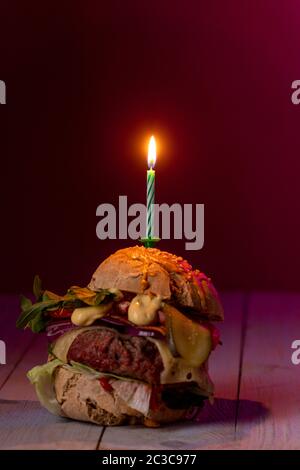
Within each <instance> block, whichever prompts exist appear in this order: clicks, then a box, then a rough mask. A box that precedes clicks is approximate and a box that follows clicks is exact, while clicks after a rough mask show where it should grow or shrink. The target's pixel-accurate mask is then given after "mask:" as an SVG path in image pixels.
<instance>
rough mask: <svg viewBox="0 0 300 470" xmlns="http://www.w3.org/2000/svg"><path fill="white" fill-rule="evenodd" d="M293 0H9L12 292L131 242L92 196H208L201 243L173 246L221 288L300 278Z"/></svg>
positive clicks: (82, 271)
mask: <svg viewBox="0 0 300 470" xmlns="http://www.w3.org/2000/svg"><path fill="white" fill-rule="evenodd" d="M299 31H300V5H299V2H298V1H297V0H294V1H293V0H290V1H289V2H285V1H275V0H269V1H267V0H265V1H261V0H248V1H241V0H236V1H234V0H231V1H226V2H224V1H222V0H219V1H216V0H214V1H210V2H207V1H195V2H192V1H174V0H164V1H159V2H156V1H151V2H145V1H144V2H143V1H142V2H141V1H126V2H124V1H109V2H99V1H85V2H82V1H81V2H76V1H72V2H49V1H43V2H40V1H37V0H36V1H32V0H29V1H27V2H15V1H11V0H10V1H7V0H2V2H1V29H0V79H2V80H5V81H6V84H7V105H6V106H1V107H0V133H1V176H0V177H1V185H0V186H1V193H2V194H1V203H2V209H1V220H2V224H1V252H2V261H1V280H0V287H1V290H2V291H16V292H20V291H25V292H26V291H27V290H28V289H30V288H31V282H32V278H33V275H34V274H35V273H39V274H40V276H41V277H42V279H43V280H44V283H45V284H46V285H47V287H48V288H50V289H53V290H54V289H59V290H63V289H65V288H66V287H68V286H69V285H70V284H74V283H79V284H84V283H86V282H87V281H88V280H89V277H90V274H91V272H92V271H93V270H94V268H96V266H97V264H98V263H99V262H100V260H102V259H103V258H104V257H106V256H107V255H108V254H109V253H110V252H111V251H113V250H116V249H117V248H120V247H122V246H125V245H126V242H124V241H109V240H107V241H100V240H98V239H97V238H96V233H95V228H96V222H97V218H96V207H97V206H98V205H99V204H100V203H102V202H112V203H116V202H117V200H118V195H119V194H120V195H121V194H127V195H128V197H129V202H130V203H133V202H144V196H145V172H146V155H145V140H146V139H147V137H148V136H149V135H150V134H151V133H154V134H155V135H156V136H157V137H158V138H159V141H160V150H159V155H158V162H157V198H158V202H168V203H172V202H182V203H204V204H205V246H204V248H203V249H202V250H201V251H198V252H192V251H190V252H185V251H184V242H183V241H173V242H170V243H168V242H162V243H161V248H164V249H169V250H173V251H175V252H177V253H178V254H181V255H183V256H185V257H187V258H188V259H190V260H191V261H192V262H193V263H194V264H195V265H197V266H199V267H200V268H201V269H203V270H204V271H206V272H207V273H208V274H210V275H212V277H213V279H214V281H215V283H216V285H217V286H218V287H220V288H223V289H226V288H231V289H236V288H245V289H298V288H299V279H298V278H299V268H300V253H299V249H298V246H299V243H300V227H299V222H298V215H299V209H300V200H299V199H300V198H299V173H300V139H299V124H300V106H299V107H297V106H294V105H293V104H292V103H291V99H290V96H291V83H292V81H293V80H296V79H300V56H299V34H300V33H299Z"/></svg>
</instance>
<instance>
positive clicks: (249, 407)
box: [0, 293, 300, 450]
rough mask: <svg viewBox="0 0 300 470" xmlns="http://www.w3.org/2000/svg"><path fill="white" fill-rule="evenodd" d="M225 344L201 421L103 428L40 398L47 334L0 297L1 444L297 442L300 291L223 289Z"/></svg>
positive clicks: (261, 445)
mask: <svg viewBox="0 0 300 470" xmlns="http://www.w3.org/2000/svg"><path fill="white" fill-rule="evenodd" d="M222 299H223V303H224V307H225V315H226V320H225V322H224V324H223V325H221V328H220V329H221V333H222V340H223V346H222V347H220V348H218V349H217V351H215V352H214V353H212V355H211V359H210V364H211V367H210V374H211V376H212V378H213V380H214V382H215V384H216V400H215V404H214V405H213V406H211V405H209V404H207V405H206V406H205V409H204V410H203V413H202V415H201V419H200V420H199V422H185V423H180V424H176V425H172V426H166V427H161V428H158V429H149V428H144V427H140V426H135V427H116V428H102V427H100V426H96V425H93V424H87V423H80V422H75V421H70V420H67V419H63V418H58V417H55V416H52V415H51V414H49V413H48V412H47V411H46V410H44V409H43V408H41V407H40V405H39V403H38V402H37V401H36V397H35V393H34V390H33V387H32V386H31V385H30V384H29V382H28V380H27V378H26V372H27V370H29V369H30V368H31V367H32V366H34V365H36V364H41V363H43V362H45V361H46V356H47V352H46V351H47V347H46V340H45V338H44V337H43V336H38V335H33V334H31V333H30V332H22V331H17V330H16V329H15V319H16V317H17V315H18V299H17V298H16V297H14V296H2V297H1V298H0V339H1V340H3V341H5V342H6V345H7V364H6V365H0V448H1V449H109V450H111V449H133V450H135V449H147V450H149V449H158V450H166V449H171V450H172V449H178V450H192V449H300V365H299V366H295V365H293V364H292V362H291V353H292V350H291V344H292V342H293V341H294V340H295V339H300V294H287V293H281V294H279V293H276V294H268V293H254V294H251V295H250V294H244V293H225V294H223V296H222Z"/></svg>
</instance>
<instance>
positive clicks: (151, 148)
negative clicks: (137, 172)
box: [148, 136, 156, 170]
mask: <svg viewBox="0 0 300 470" xmlns="http://www.w3.org/2000/svg"><path fill="white" fill-rule="evenodd" d="M155 162H156V143H155V138H154V136H152V137H151V139H150V141H149V145H148V166H149V168H150V169H151V170H152V169H153V168H154V167H155Z"/></svg>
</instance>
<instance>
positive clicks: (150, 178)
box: [147, 136, 156, 240]
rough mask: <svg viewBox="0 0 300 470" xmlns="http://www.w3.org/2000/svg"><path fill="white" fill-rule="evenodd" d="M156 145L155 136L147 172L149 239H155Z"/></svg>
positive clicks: (152, 139)
mask: <svg viewBox="0 0 300 470" xmlns="http://www.w3.org/2000/svg"><path fill="white" fill-rule="evenodd" d="M155 161H156V143H155V139H154V136H152V137H151V139H150V142H149V146H148V167H149V170H148V171H147V238H148V239H149V240H151V238H154V202H155V170H154V165H155Z"/></svg>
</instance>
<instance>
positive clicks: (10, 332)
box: [0, 294, 33, 390]
mask: <svg viewBox="0 0 300 470" xmlns="http://www.w3.org/2000/svg"><path fill="white" fill-rule="evenodd" d="M19 303H20V302H19V297H18V296H15V295H3V294H2V295H1V296H0V340H2V341H4V342H5V344H6V364H1V365H0V390H1V386H2V385H3V384H4V383H5V381H6V380H7V379H8V377H9V375H10V374H11V373H12V371H13V370H14V368H15V366H16V364H17V363H18V361H19V360H20V359H21V357H22V356H23V354H24V353H25V351H26V350H27V349H28V347H30V344H31V342H32V341H33V336H32V334H31V332H30V331H22V330H18V329H17V328H16V319H17V317H18V315H19V310H20V307H19Z"/></svg>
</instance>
